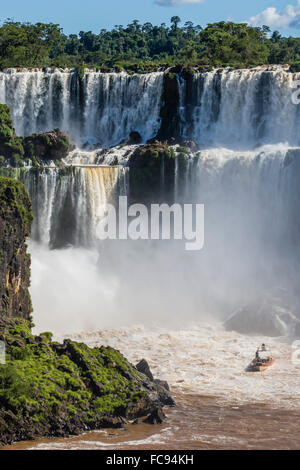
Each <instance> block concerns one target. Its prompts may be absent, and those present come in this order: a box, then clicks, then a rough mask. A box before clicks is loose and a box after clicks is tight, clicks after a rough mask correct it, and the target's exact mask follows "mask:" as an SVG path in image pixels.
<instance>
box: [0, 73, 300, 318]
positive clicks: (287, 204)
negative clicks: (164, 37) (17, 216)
mask: <svg viewBox="0 0 300 470" xmlns="http://www.w3.org/2000/svg"><path fill="white" fill-rule="evenodd" d="M299 77H300V75H299V74H291V73H288V72H286V71H285V70H283V69H282V68H274V70H270V71H265V70H262V69H261V70H242V71H234V72H228V71H223V72H222V73H220V72H217V71H215V72H207V73H204V74H195V75H194V76H193V78H192V79H191V80H189V81H184V80H182V78H180V77H179V80H178V82H179V85H180V87H179V91H180V109H179V116H180V129H181V136H182V137H185V138H192V139H193V140H195V141H196V142H197V143H198V144H200V146H201V150H200V152H198V154H197V155H196V156H198V157H199V158H198V159H197V158H194V157H195V156H194V157H191V158H189V159H187V160H186V161H185V163H184V164H182V162H179V161H178V160H177V159H176V163H175V170H174V191H173V194H174V199H175V200H176V201H182V200H184V201H189V202H194V203H195V202H201V203H204V204H205V214H206V215H205V227H206V229H205V230H206V234H205V247H204V250H203V252H201V253H196V254H195V255H194V257H193V258H192V257H191V256H189V255H187V254H186V253H184V252H181V251H179V252H178V250H176V249H175V248H174V247H170V248H168V249H165V248H164V249H163V250H160V248H159V247H158V248H157V247H156V249H155V250H154V251H155V256H154V255H153V247H152V246H151V247H150V248H149V250H148V249H146V248H143V249H142V250H137V249H136V246H137V245H134V247H132V246H130V248H129V249H128V251H127V248H126V249H125V248H124V251H123V247H124V245H122V244H121V243H120V244H118V242H114V244H112V245H113V247H111V246H112V245H110V244H105V249H104V250H103V251H105V253H102V267H103V266H105V276H104V278H105V279H104V280H103V278H102V279H101V282H102V283H105V280H106V278H107V273H108V274H109V276H110V279H112V278H113V281H111V284H110V286H112V285H115V284H116V285H118V286H119V292H118V295H117V294H116V295H117V297H116V298H115V308H116V310H118V311H121V310H122V311H123V312H125V313H126V312H127V313H128V315H127V317H130V318H132V316H134V314H135V312H138V314H140V312H144V313H145V315H146V316H148V317H149V318H152V317H153V316H154V313H153V312H156V315H157V316H158V317H159V319H160V320H161V317H162V312H163V313H164V314H165V315H166V316H168V313H170V316H171V317H172V319H174V318H181V312H182V311H186V312H187V313H186V316H190V318H191V319H193V318H197V317H198V316H200V315H202V314H204V313H205V315H209V314H217V315H218V316H219V317H221V318H225V317H226V315H228V314H229V313H231V312H232V311H233V310H234V309H235V308H236V306H237V305H241V304H243V303H244V302H248V301H249V299H251V298H253V297H258V291H259V290H260V291H261V292H263V291H264V290H272V289H273V288H275V287H278V286H280V287H281V288H284V289H286V288H289V289H290V290H293V289H295V285H296V279H297V276H296V274H295V273H296V270H297V263H298V260H299V255H298V254H299V251H300V250H299V246H298V245H299V243H298V238H299V237H298V234H299V230H300V218H299V216H298V207H299V203H300V197H299V184H298V181H299V174H300V173H299V172H300V169H299V164H298V160H299V158H298V155H299V150H298V149H297V145H299V144H300V133H299V132H298V121H299V117H300V115H299V112H300V111H299V106H297V105H295V104H293V101H292V93H293V91H294V90H295V88H294V82H295V80H297V79H298V78H299ZM162 90H163V74H162V73H153V74H146V75H141V76H132V77H130V76H128V75H126V74H125V73H121V74H101V73H99V72H88V73H86V75H85V78H84V80H83V84H82V90H81V91H80V89H79V81H78V79H77V78H76V75H75V74H74V73H73V72H61V71H56V72H50V71H47V72H38V71H35V72H25V71H24V72H16V71H10V72H5V73H0V100H1V101H3V102H6V103H8V104H9V105H10V106H11V108H12V114H13V118H14V123H15V126H16V128H17V132H18V133H20V134H29V133H31V132H33V131H42V130H46V129H47V128H52V127H55V126H60V127H63V128H64V129H65V130H67V131H68V132H70V134H71V136H72V137H73V138H75V139H77V142H80V143H84V141H85V140H89V141H90V142H95V143H97V142H99V146H100V147H101V146H102V145H103V146H107V145H112V144H118V143H119V141H120V140H122V139H123V138H128V135H129V133H130V132H131V131H132V130H137V131H139V132H140V133H141V135H142V137H143V139H144V140H146V139H147V138H150V137H152V136H153V135H155V134H156V133H157V131H158V129H159V125H160V122H159V121H160V118H159V115H160V105H161V101H162ZM134 148H135V147H134V146H128V147H124V146H118V147H115V148H111V149H109V150H107V151H106V152H104V153H103V151H102V150H101V149H96V150H93V151H92V152H85V151H83V150H82V149H81V150H79V149H76V150H74V151H73V152H71V153H70V155H69V156H68V158H67V163H69V164H72V163H73V164H85V165H86V164H90V163H93V164H104V163H105V164H110V165H117V164H118V163H121V164H125V163H126V159H127V158H128V155H129V154H130V152H132V151H133V150H134ZM128 171H130V170H128ZM126 174H127V172H126V170H125V169H124V168H120V167H111V168H109V169H106V168H103V167H102V168H101V167H98V168H93V167H90V168H88V167H86V168H76V169H73V170H72V171H70V172H68V173H67V174H66V175H65V176H62V175H61V174H60V172H59V170H58V169H45V170H43V171H42V172H37V173H35V172H34V171H31V172H28V173H27V174H26V178H25V184H26V186H27V188H28V190H29V192H30V195H31V197H32V200H33V208H34V213H35V215H36V218H35V222H34V227H33V238H34V239H35V240H39V241H41V242H42V243H44V244H49V245H50V247H52V248H61V247H65V246H67V245H68V244H70V245H73V246H75V247H78V246H85V247H91V246H92V245H93V242H94V230H95V225H96V222H97V220H98V219H97V217H98V215H99V208H101V205H102V204H104V205H105V203H106V202H107V201H108V200H110V199H111V198H113V197H114V196H117V195H118V194H120V193H122V194H127V193H128V188H127V187H126V184H125V183H126ZM162 181H163V179H162ZM121 186H122V188H123V189H121ZM120 253H121V254H122V256H124V259H125V260H126V261H124V264H123V263H121V262H120V258H121V257H122V256H121V255H120ZM53 256H54V255H53ZM62 256H63V255H62ZM69 256H70V255H68V260H69ZM70 258H72V257H71V256H70ZM47 259H48V258H47ZM51 259H52V258H50V255H49V260H51ZM149 260H151V263H150V264H152V265H153V266H154V265H155V267H156V269H155V270H154V268H153V269H151V267H150V268H149V269H148V272H147V274H145V273H144V270H145V264H147V263H148V262H149ZM49 262H50V261H49ZM70 262H71V261H70ZM150 264H149V266H150ZM108 267H109V268H108ZM133 267H134V269H133ZM74 269H75V270H76V267H75V266H74ZM131 269H132V271H131ZM87 270H88V268H87ZM154 271H155V272H154ZM165 271H166V272H165ZM183 271H185V273H186V274H185V278H184V279H182V272H183ZM116 272H118V275H117V276H116ZM170 272H172V281H173V283H172V284H171V285H170ZM139 273H143V274H142V275H141V274H139ZM157 273H158V274H157ZM157 276H158V277H157ZM116 277H117V279H116ZM120 280H122V282H121V281H120ZM157 280H159V282H157ZM74 282H75V281H74ZM72 283H73V281H72ZM145 286H146V290H145ZM174 286H175V287H177V286H178V289H180V292H181V298H180V299H177V300H176V302H175V303H174V302H173V301H172V296H173V292H174ZM148 291H149V292H148ZM191 292H192V294H191ZM272 294H273V291H272ZM133 298H134V299H135V301H134V303H135V305H134V308H132V299H133ZM145 298H147V299H149V300H148V302H147V305H146V306H145ZM155 299H157V301H156V300H155ZM199 299H200V300H199ZM106 308H107V309H109V306H107V305H106ZM115 308H113V309H112V310H115Z"/></svg>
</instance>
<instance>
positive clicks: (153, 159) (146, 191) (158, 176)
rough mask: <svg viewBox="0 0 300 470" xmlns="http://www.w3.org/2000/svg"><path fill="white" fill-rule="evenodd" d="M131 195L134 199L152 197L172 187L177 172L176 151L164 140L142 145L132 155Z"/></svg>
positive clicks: (165, 193) (130, 163)
mask: <svg viewBox="0 0 300 470" xmlns="http://www.w3.org/2000/svg"><path fill="white" fill-rule="evenodd" d="M128 166H129V167H130V172H129V179H130V196H131V198H132V199H135V200H139V199H144V200H145V199H149V198H150V199H151V198H153V195H154V194H155V195H156V197H158V196H159V194H160V193H161V195H162V196H166V195H167V192H168V191H169V190H171V189H172V186H173V183H174V172H175V153H174V150H173V149H172V148H170V147H169V146H168V144H167V143H164V142H158V141H156V142H153V143H151V144H146V145H141V146H140V147H138V148H137V149H136V150H135V151H134V152H133V154H132V155H131V156H130V158H129V161H128Z"/></svg>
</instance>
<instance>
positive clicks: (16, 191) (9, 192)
mask: <svg viewBox="0 0 300 470" xmlns="http://www.w3.org/2000/svg"><path fill="white" fill-rule="evenodd" d="M15 171H17V170H15ZM32 219H33V215H32V210H31V202H30V199H29V196H28V195H27V193H26V191H25V188H24V185H23V184H22V183H21V182H19V181H16V180H14V179H11V178H5V177H0V261H1V263H0V318H1V316H8V317H16V316H18V317H21V316H23V317H24V318H27V319H29V318H30V313H31V311H32V306H31V299H30V294H29V291H28V288H29V285H30V256H29V255H28V254H27V253H26V248H27V247H26V238H27V237H28V236H29V234H30V229H31V222H32Z"/></svg>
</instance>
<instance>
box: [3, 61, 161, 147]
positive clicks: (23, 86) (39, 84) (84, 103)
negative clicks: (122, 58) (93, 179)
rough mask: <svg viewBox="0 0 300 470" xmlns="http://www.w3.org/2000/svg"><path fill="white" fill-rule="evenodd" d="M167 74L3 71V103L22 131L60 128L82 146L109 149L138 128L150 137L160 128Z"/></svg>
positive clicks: (18, 131) (29, 132)
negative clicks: (80, 73) (162, 99)
mask: <svg viewBox="0 0 300 470" xmlns="http://www.w3.org/2000/svg"><path fill="white" fill-rule="evenodd" d="M162 89H163V73H160V72H156V73H151V74H147V75H134V76H129V75H127V74H126V73H118V74H117V73H100V72H88V73H86V74H85V76H84V78H83V80H82V81H81V80H80V79H79V77H78V75H77V73H76V72H74V71H73V72H72V71H65V72H63V71H50V70H48V71H45V72H43V71H34V72H28V71H17V70H15V69H9V70H7V71H6V72H0V102H1V103H6V104H7V105H8V106H9V107H10V109H11V113H12V117H13V121H14V125H15V128H16V132H17V134H18V135H29V134H32V133H35V132H44V131H47V130H51V129H53V128H56V127H59V128H60V129H63V130H64V131H66V132H67V133H68V134H69V135H70V136H71V138H72V139H73V140H74V141H75V142H76V143H77V144H78V145H83V144H85V143H86V142H89V143H93V144H99V146H102V147H109V146H113V145H117V144H119V143H120V142H121V141H122V140H124V139H125V140H126V139H128V137H129V134H130V132H132V131H137V132H139V133H140V134H141V136H142V139H143V140H144V141H146V140H147V139H150V138H152V137H154V136H155V134H156V133H157V131H158V129H159V127H160V117H159V114H160V107H161V97H162Z"/></svg>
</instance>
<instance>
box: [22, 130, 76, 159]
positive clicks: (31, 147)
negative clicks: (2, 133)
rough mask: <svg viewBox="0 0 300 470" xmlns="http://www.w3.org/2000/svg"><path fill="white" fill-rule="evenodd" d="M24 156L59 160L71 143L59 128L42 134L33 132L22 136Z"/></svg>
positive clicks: (67, 151)
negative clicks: (27, 135)
mask: <svg viewBox="0 0 300 470" xmlns="http://www.w3.org/2000/svg"><path fill="white" fill-rule="evenodd" d="M24 149H25V157H26V158H31V159H32V158H34V157H35V158H39V159H42V160H61V159H62V158H65V157H66V156H67V155H68V153H69V151H70V149H71V143H70V140H69V137H68V135H67V134H66V133H65V132H62V131H61V130H60V129H54V130H53V131H51V132H44V133H43V134H33V135H31V136H29V137H25V138H24Z"/></svg>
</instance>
